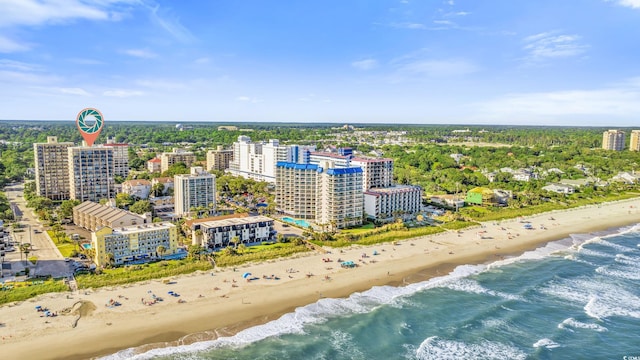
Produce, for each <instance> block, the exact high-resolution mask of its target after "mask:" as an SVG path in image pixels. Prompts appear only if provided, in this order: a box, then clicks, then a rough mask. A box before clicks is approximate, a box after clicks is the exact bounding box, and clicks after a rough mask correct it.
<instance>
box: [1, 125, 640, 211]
mask: <svg viewBox="0 0 640 360" xmlns="http://www.w3.org/2000/svg"><path fill="white" fill-rule="evenodd" d="M176 125H177V123H169V122H118V121H113V122H108V123H106V125H105V127H104V129H103V131H102V133H101V135H100V138H99V139H98V141H97V143H104V142H106V139H107V138H109V137H111V138H113V139H114V141H115V142H117V143H128V144H129V145H130V168H131V169H132V170H134V171H132V172H131V175H130V177H132V178H133V177H147V178H148V177H150V176H151V177H152V176H160V175H153V174H145V168H146V161H147V160H149V159H152V158H154V157H155V156H157V155H158V154H160V153H161V152H163V151H171V149H173V148H185V149H188V150H190V151H193V152H194V153H195V154H196V156H197V158H198V160H200V161H203V162H204V161H206V153H207V151H208V150H211V149H215V148H216V147H217V146H219V145H221V146H223V147H225V148H231V145H232V143H233V142H234V141H236V140H237V138H238V136H240V135H245V136H249V137H250V138H251V139H252V140H253V141H264V140H268V139H279V140H280V142H281V143H283V144H301V145H305V144H311V145H315V146H316V148H317V149H318V151H321V150H324V149H329V148H333V149H335V148H340V147H350V148H353V149H354V151H355V152H356V153H357V154H362V155H367V156H383V157H387V158H392V159H394V160H395V166H394V179H395V180H396V182H397V183H400V184H415V185H420V186H421V187H422V188H423V189H424V192H425V194H453V193H463V192H465V191H467V190H469V189H471V188H474V187H477V186H486V187H489V188H498V189H506V190H512V191H513V192H514V194H516V195H515V201H514V202H513V206H526V205H535V204H539V203H540V202H543V201H548V199H554V198H557V199H558V201H560V199H562V200H561V201H569V202H570V201H571V198H576V199H583V198H593V197H598V196H601V195H602V196H606V195H609V194H611V193H619V192H621V191H625V192H626V191H633V190H635V189H636V186H637V184H627V183H620V182H615V181H610V180H611V179H612V178H613V177H614V176H615V175H617V174H618V173H619V172H630V173H633V172H635V171H636V170H637V169H638V165H640V153H638V152H635V151H629V150H628V149H626V150H624V151H607V150H603V149H601V146H602V133H603V131H605V130H608V128H604V127H549V126H497V125H496V126H487V125H402V124H400V125H383V124H353V125H343V124H293V123H242V124H237V123H233V124H231V123H201V122H197V123H195V122H194V123H181V125H182V126H176ZM231 125H232V126H235V127H237V129H238V130H235V129H233V128H232V130H219V129H218V126H231ZM621 130H623V131H626V132H627V134H629V133H630V130H631V129H621ZM47 136H57V137H58V141H71V142H75V143H80V141H81V140H82V139H81V137H80V134H79V133H78V131H77V128H76V125H75V123H74V122H70V121H0V141H1V143H0V151H1V158H0V185H4V184H7V183H10V182H14V181H19V180H23V179H29V177H30V175H29V173H28V172H27V169H29V168H33V166H34V165H33V162H34V159H33V143H38V142H46V141H47V140H46V139H47ZM627 142H628V141H627ZM500 169H512V170H518V169H527V170H528V171H530V172H532V173H533V174H536V175H535V176H534V177H533V178H531V179H530V180H528V181H517V180H514V179H513V176H512V174H511V173H508V172H503V171H500ZM135 170H137V171H135ZM549 170H552V171H549ZM185 171H188V169H186V168H183V167H182V168H175V169H172V171H171V173H169V174H162V175H164V176H166V175H169V176H171V175H174V174H175V173H180V172H185ZM491 173H494V174H492V176H488V175H489V174H491ZM31 176H32V175H31ZM562 179H592V180H593V181H591V182H590V185H589V186H585V187H582V188H581V189H580V190H579V191H577V192H576V193H575V194H572V195H564V194H553V193H548V192H545V191H544V190H542V188H543V187H544V186H545V185H547V184H548V183H552V182H556V181H560V180H562ZM118 180H119V181H123V180H125V179H118ZM603 184H606V186H602V185H603Z"/></svg>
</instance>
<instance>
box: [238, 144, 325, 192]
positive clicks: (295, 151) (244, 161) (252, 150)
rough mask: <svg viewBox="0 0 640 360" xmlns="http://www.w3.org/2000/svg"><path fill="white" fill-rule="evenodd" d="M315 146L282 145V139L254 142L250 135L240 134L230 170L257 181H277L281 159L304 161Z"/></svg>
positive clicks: (295, 161) (296, 161)
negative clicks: (278, 164) (277, 168)
mask: <svg viewBox="0 0 640 360" xmlns="http://www.w3.org/2000/svg"><path fill="white" fill-rule="evenodd" d="M313 150H315V147H314V146H306V145H305V146H301V145H280V141H279V140H276V139H271V140H269V141H268V142H252V141H251V138H250V137H248V136H244V135H241V136H238V141H237V142H234V143H233V160H232V161H231V162H230V163H229V172H230V173H231V174H233V175H235V176H242V177H244V178H246V179H253V180H257V181H267V182H270V183H274V182H275V181H276V175H275V172H276V164H277V163H278V162H279V161H285V162H294V163H298V162H302V161H304V160H305V159H307V158H308V153H309V152H310V151H313Z"/></svg>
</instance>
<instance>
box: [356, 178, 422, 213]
mask: <svg viewBox="0 0 640 360" xmlns="http://www.w3.org/2000/svg"><path fill="white" fill-rule="evenodd" d="M421 207H422V189H421V188H420V187H419V186H414V185H395V186H390V187H385V188H374V189H369V190H368V191H365V192H364V212H365V213H366V214H367V217H369V218H371V219H374V220H381V221H388V220H392V219H393V218H394V217H396V216H405V215H413V214H416V213H418V212H419V211H420V209H421Z"/></svg>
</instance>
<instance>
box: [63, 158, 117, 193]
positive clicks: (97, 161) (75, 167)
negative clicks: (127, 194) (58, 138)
mask: <svg viewBox="0 0 640 360" xmlns="http://www.w3.org/2000/svg"><path fill="white" fill-rule="evenodd" d="M67 151H68V161H69V175H68V176H69V191H70V196H69V197H70V198H71V199H73V200H80V201H96V202H98V201H100V200H101V199H110V198H113V197H114V196H115V194H116V187H115V183H114V179H113V177H114V173H113V148H111V147H105V146H75V147H69V148H67Z"/></svg>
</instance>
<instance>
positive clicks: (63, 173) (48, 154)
mask: <svg viewBox="0 0 640 360" xmlns="http://www.w3.org/2000/svg"><path fill="white" fill-rule="evenodd" d="M72 146H73V143H72V142H58V138H57V137H55V136H48V137H47V142H46V143H36V144H33V156H34V163H35V168H36V192H37V194H38V196H44V197H46V198H49V199H51V200H54V201H60V200H68V199H69V196H70V194H69V153H68V150H67V149H68V148H70V147H72Z"/></svg>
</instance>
